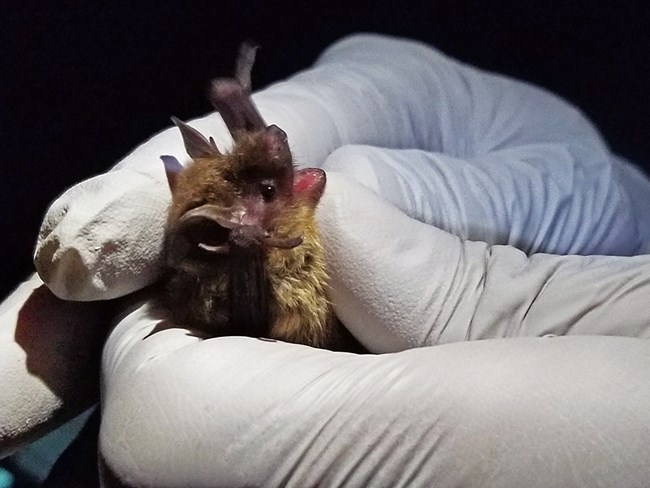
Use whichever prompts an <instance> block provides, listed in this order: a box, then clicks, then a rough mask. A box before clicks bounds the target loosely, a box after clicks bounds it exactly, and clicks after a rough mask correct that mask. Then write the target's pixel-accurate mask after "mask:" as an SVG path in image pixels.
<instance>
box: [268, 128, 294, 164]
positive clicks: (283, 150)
mask: <svg viewBox="0 0 650 488" xmlns="http://www.w3.org/2000/svg"><path fill="white" fill-rule="evenodd" d="M262 140H263V141H264V145H265V146H266V151H267V153H268V155H269V157H270V159H272V160H276V161H286V162H287V163H288V164H291V150H290V149H289V140H288V138H287V134H286V132H284V131H283V130H282V129H280V128H279V127H278V126H277V125H269V126H268V127H267V128H266V131H265V132H264V135H263V136H262Z"/></svg>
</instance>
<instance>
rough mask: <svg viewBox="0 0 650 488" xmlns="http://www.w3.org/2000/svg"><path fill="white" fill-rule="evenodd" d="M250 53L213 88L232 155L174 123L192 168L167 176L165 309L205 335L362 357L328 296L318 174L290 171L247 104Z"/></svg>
mask: <svg viewBox="0 0 650 488" xmlns="http://www.w3.org/2000/svg"><path fill="white" fill-rule="evenodd" d="M255 49H256V48H255V47H254V46H252V45H249V44H244V45H243V46H242V48H241V50H240V55H239V57H238V60H237V67H236V70H235V72H236V75H235V78H234V79H219V80H215V81H214V82H213V84H212V103H213V105H214V106H215V108H217V110H219V112H220V113H221V115H222V118H223V120H224V121H225V123H226V125H227V127H228V129H229V130H230V132H231V134H232V135H233V139H234V141H235V144H234V147H233V150H232V151H231V152H230V153H229V154H222V153H221V152H220V151H219V150H218V148H217V147H216V145H215V144H214V141H212V140H208V139H206V138H205V137H204V136H203V135H201V134H200V133H198V132H197V131H196V130H194V129H192V128H191V127H190V126H188V125H187V124H184V123H183V122H181V121H179V120H177V119H174V122H175V123H176V125H177V126H178V127H179V129H180V130H181V134H182V136H183V140H184V142H185V147H186V149H187V152H188V154H189V155H190V156H191V157H192V159H193V161H192V162H191V163H190V164H188V166H187V167H186V168H184V169H183V170H182V171H180V173H178V174H175V173H174V174H173V175H172V174H170V172H169V171H168V177H169V179H170V187H171V189H172V196H173V203H172V206H171V208H170V210H169V220H168V225H167V231H166V241H165V254H166V259H167V263H168V264H169V268H170V273H169V279H168V280H167V284H166V293H165V297H166V303H167V306H168V308H169V310H170V312H171V313H172V316H173V318H174V320H176V321H177V322H178V323H180V324H185V325H187V326H190V327H196V328H199V329H202V330H204V331H206V332H207V333H208V334H210V335H227V334H229V335H249V336H254V337H270V338H274V339H280V340H285V341H289V342H296V343H301V344H307V345H311V346H315V347H325V348H336V349H345V350H359V347H358V346H357V344H356V341H354V339H353V338H352V336H351V335H350V334H349V333H348V332H347V330H346V329H345V328H344V327H343V326H342V325H341V323H340V322H339V321H338V320H337V318H336V316H335V315H334V313H333V310H332V307H331V305H330V303H329V302H328V300H327V296H326V291H327V282H328V278H327V273H326V269H325V259H324V252H323V248H322V246H321V244H320V239H319V236H318V228H317V225H316V220H315V216H314V213H315V209H316V206H317V205H318V201H319V200H320V197H321V194H322V192H323V189H324V185H325V173H324V172H322V170H318V169H313V168H312V169H309V170H302V172H295V171H294V167H293V161H292V157H291V152H290V150H289V144H288V141H287V137H286V134H285V133H284V132H283V131H282V130H281V129H279V128H278V127H276V126H267V125H266V123H265V122H264V120H263V118H262V117H261V115H260V114H259V112H258V111H257V109H256V107H255V105H254V103H253V101H252V99H251V97H250V70H251V68H252V64H253V61H254V57H255V56H254V55H255ZM269 185H271V186H272V188H271V190H272V191H271V195H269V194H268V192H267V191H266V190H268V189H269ZM199 214H200V215H199Z"/></svg>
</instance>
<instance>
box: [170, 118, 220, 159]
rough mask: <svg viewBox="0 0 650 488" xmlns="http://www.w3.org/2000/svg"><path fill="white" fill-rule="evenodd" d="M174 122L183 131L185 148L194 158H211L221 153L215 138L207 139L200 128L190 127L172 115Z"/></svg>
mask: <svg viewBox="0 0 650 488" xmlns="http://www.w3.org/2000/svg"><path fill="white" fill-rule="evenodd" d="M172 122H173V123H174V124H176V127H178V128H179V130H180V131H181V136H183V142H184V143H185V150H186V151H187V154H189V155H190V157H191V158H192V159H202V158H203V159H209V158H214V157H216V156H219V155H220V154H221V153H220V152H219V149H218V148H217V145H216V144H215V142H214V139H212V138H210V140H208V139H206V138H205V137H204V136H203V134H201V133H200V132H199V131H198V130H196V129H194V128H193V127H190V126H189V125H187V124H186V123H185V122H183V121H182V120H179V119H177V118H176V117H172Z"/></svg>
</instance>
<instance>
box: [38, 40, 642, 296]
mask: <svg viewBox="0 0 650 488" xmlns="http://www.w3.org/2000/svg"><path fill="white" fill-rule="evenodd" d="M254 99H255V101H256V103H257V105H258V106H259V108H260V111H261V113H262V115H263V116H264V118H265V120H266V121H267V122H268V123H269V124H271V123H274V124H277V125H278V126H279V127H281V128H283V129H284V130H285V131H286V132H287V134H288V136H289V142H290V145H291V147H292V152H293V154H294V156H295V159H296V161H297V164H298V165H299V166H323V167H324V168H325V169H326V170H335V171H339V172H344V173H346V174H349V175H350V176H352V177H354V178H356V179H358V180H360V181H361V182H362V183H363V184H365V185H367V186H369V187H370V188H372V189H374V190H376V191H378V192H379V193H380V194H381V195H382V196H383V197H384V198H386V199H388V200H389V201H391V202H393V203H395V204H396V205H397V206H398V207H399V208H401V209H402V210H404V211H405V212H407V213H408V214H409V215H411V216H413V217H414V218H416V219H419V220H422V221H423V222H427V223H430V224H434V225H436V226H438V227H439V228H441V229H443V230H447V231H450V232H452V233H455V234H457V235H459V236H461V237H463V238H469V239H474V240H482V241H485V242H487V243H491V244H494V243H504V244H505V243H509V244H513V245H516V246H518V247H520V248H521V249H524V250H525V251H526V252H537V251H544V252H553V253H581V254H591V253H598V254H619V255H627V254H636V253H639V252H642V251H644V250H645V248H646V246H647V245H648V243H650V223H648V222H649V221H648V219H646V218H645V217H644V216H645V215H648V212H650V183H648V181H647V180H645V179H643V178H642V177H641V175H640V174H637V173H635V171H636V170H634V168H632V167H631V166H630V165H628V164H627V163H625V162H623V161H620V160H618V159H616V158H615V157H613V156H612V155H611V154H610V153H609V151H608V150H607V148H606V146H605V145H604V143H603V142H602V140H601V138H600V136H599V135H598V133H597V132H596V131H595V130H594V128H593V127H592V126H591V124H590V123H589V122H588V121H587V120H586V119H585V118H584V117H583V116H582V115H581V114H580V113H579V112H578V111H577V110H576V109H575V108H573V107H571V106H570V105H568V104H567V103H566V102H564V101H562V100H559V99H558V98H556V97H554V96H553V95H551V94H549V93H547V92H545V91H543V90H540V89H538V88H534V87H532V86H530V85H527V84H524V83H521V82H518V81H514V80H511V79H507V78H505V77H502V76H498V75H493V74H488V73H485V72H482V71H479V70H477V69H475V68H472V67H468V66H465V65H463V64H460V63H458V62H456V61H454V60H452V59H450V58H447V57H446V56H444V55H442V54H441V53H439V52H437V51H435V50H433V49H431V48H429V47H427V46H423V45H421V44H418V43H414V42H409V41H403V40H395V39H390V38H383V37H379V36H372V35H360V36H355V37H351V38H348V39H346V40H343V41H341V42H339V43H337V44H335V45H334V46H332V47H331V48H330V49H328V50H327V51H326V52H325V53H324V54H323V55H322V56H321V57H320V59H319V60H318V62H317V63H316V64H315V66H314V67H313V68H311V69H309V70H306V71H304V72H302V73H299V74H297V75H295V76H293V77H292V78H291V79H289V80H288V81H286V82H283V83H278V84H276V85H273V86H271V87H269V88H267V89H265V90H264V91H262V92H260V93H258V94H256V95H255V96H254ZM192 125H193V126H195V127H196V128H197V129H198V130H200V131H201V132H203V133H204V134H206V135H213V136H214V137H215V139H216V141H217V144H218V145H219V147H222V148H225V147H228V146H229V144H230V138H229V136H228V135H227V130H226V129H225V126H224V124H223V122H222V121H221V118H220V117H219V116H218V115H217V114H211V115H208V116H207V117H204V118H202V119H198V120H195V121H192ZM355 145H357V147H355ZM358 145H367V146H377V147H381V148H392V149H394V150H393V151H385V150H379V149H377V148H373V147H367V146H362V147H358ZM163 154H168V155H172V156H175V157H176V158H177V159H179V160H180V161H187V160H188V157H187V155H186V154H185V150H184V148H183V144H182V141H181V137H180V134H179V132H178V130H177V129H175V128H173V129H168V130H166V131H164V132H162V133H161V134H159V135H157V136H155V137H154V138H152V139H151V140H150V141H148V142H147V143H146V144H144V145H143V146H141V147H139V148H138V149H136V150H135V151H134V152H133V153H132V154H130V155H129V156H128V157H126V158H125V159H124V160H123V161H122V162H121V163H120V164H118V165H117V166H116V167H115V168H114V169H113V171H111V172H109V173H107V174H106V175H101V176H98V177H97V178H94V179H92V180H89V181H86V182H84V183H81V184H79V185H77V186H76V187H73V188H72V189H70V190H69V191H68V192H67V193H65V194H64V195H63V196H61V197H60V198H59V199H58V200H57V201H56V202H54V204H53V205H52V207H51V208H50V210H49V212H48V214H47V216H46V218H45V221H44V223H43V226H42V229H41V232H40V237H39V241H38V245H37V248H36V253H35V264H36V269H37V270H38V272H39V274H40V276H41V277H42V279H43V280H44V281H45V282H46V283H47V284H48V286H49V287H50V288H51V289H52V290H53V292H54V293H55V294H56V295H58V296H60V297H62V298H67V299H74V300H97V299H106V298H114V297H117V296H122V295H125V294H128V293H130V292H132V291H134V290H136V289H139V288H141V287H143V286H144V285H147V284H149V283H151V282H153V281H154V280H155V279H156V278H157V277H158V276H159V271H160V260H159V257H160V250H161V246H162V233H163V228H164V223H165V216H166V210H167V206H168V204H169V201H170V193H169V189H168V188H167V183H166V179H165V174H164V171H163V166H162V163H161V161H160V156H161V155H163ZM630 195H633V196H634V199H631V198H630Z"/></svg>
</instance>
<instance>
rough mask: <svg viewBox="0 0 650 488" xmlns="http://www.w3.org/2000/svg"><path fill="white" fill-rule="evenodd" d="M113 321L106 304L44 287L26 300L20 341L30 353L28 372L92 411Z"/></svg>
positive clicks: (18, 331)
mask: <svg viewBox="0 0 650 488" xmlns="http://www.w3.org/2000/svg"><path fill="white" fill-rule="evenodd" d="M109 320H110V317H109V316H108V314H107V307H106V305H105V304H104V303H102V302H93V303H82V302H70V301H65V300H61V299H60V298H57V297H56V296H55V295H54V294H52V292H51V291H50V290H49V289H48V288H47V287H46V286H45V285H42V286H40V287H38V288H36V289H35V290H34V291H33V292H32V294H31V296H30V297H29V298H28V299H27V300H26V301H25V303H24V304H23V306H22V308H21V309H20V312H19V313H18V321H17V324H16V331H15V340H16V343H18V344H19V345H20V346H21V347H22V348H23V350H24V351H25V353H26V354H27V369H28V371H29V372H30V373H31V374H33V375H34V376H37V377H38V378H39V379H41V380H42V381H43V382H44V383H45V384H46V385H47V386H48V387H49V388H50V389H51V390H52V392H53V393H55V394H56V395H57V396H59V397H60V398H62V399H64V400H65V399H66V398H69V397H74V399H75V403H76V404H80V403H81V404H83V408H84V409H85V408H88V407H89V406H90V405H92V403H94V402H95V401H96V399H97V397H98V394H99V364H100V357H101V348H102V345H103V343H104V339H105V338H106V334H107V331H108V327H107V324H108V322H109Z"/></svg>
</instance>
